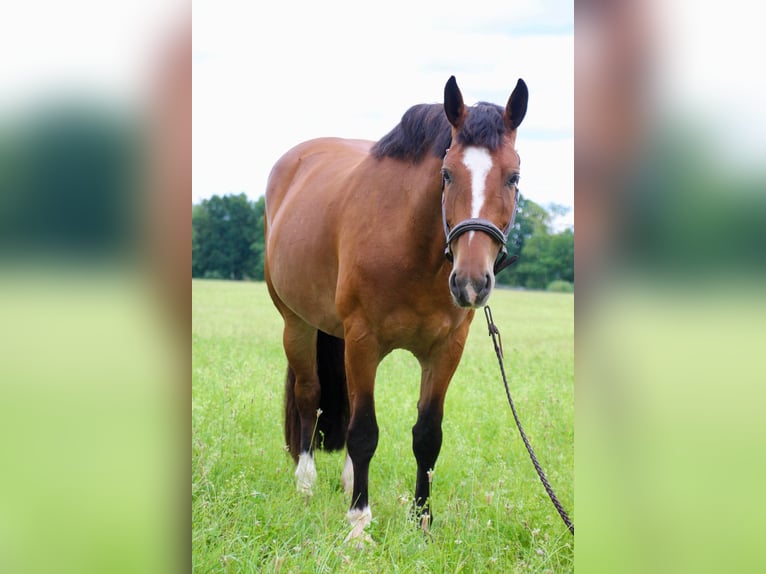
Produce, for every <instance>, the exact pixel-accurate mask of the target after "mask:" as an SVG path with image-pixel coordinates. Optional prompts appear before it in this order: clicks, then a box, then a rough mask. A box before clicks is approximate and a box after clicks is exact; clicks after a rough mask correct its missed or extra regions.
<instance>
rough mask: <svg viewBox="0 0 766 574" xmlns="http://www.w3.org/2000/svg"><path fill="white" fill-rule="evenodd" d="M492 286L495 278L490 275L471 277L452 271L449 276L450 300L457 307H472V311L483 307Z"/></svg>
mask: <svg viewBox="0 0 766 574" xmlns="http://www.w3.org/2000/svg"><path fill="white" fill-rule="evenodd" d="M494 286H495V278H494V276H493V275H492V274H491V273H486V274H485V275H483V276H479V277H471V276H469V275H467V274H465V275H463V274H459V273H457V272H455V271H454V270H453V271H452V273H450V276H449V289H450V293H452V299H453V300H454V301H455V304H456V305H457V306H458V307H472V308H474V309H476V308H479V307H483V306H484V305H485V304H486V303H487V300H488V299H489V295H490V293H492V288H493V287H494Z"/></svg>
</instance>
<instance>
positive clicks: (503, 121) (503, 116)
mask: <svg viewBox="0 0 766 574" xmlns="http://www.w3.org/2000/svg"><path fill="white" fill-rule="evenodd" d="M527 98H528V92H527V86H526V84H525V83H524V81H523V80H519V81H518V83H517V84H516V88H515V89H514V90H513V93H512V94H511V97H510V98H509V99H508V104H507V105H506V107H505V109H503V108H501V107H500V106H496V105H494V104H486V103H479V104H477V105H475V106H473V107H470V108H467V107H466V106H465V105H464V104H463V96H462V94H461V93H460V89H459V88H458V86H457V82H456V81H455V77H454V76H453V77H451V78H450V79H449V81H448V82H447V85H446V86H445V88H444V112H445V114H446V115H447V119H448V120H449V123H450V124H451V125H452V143H451V144H450V148H449V150H447V154H446V155H445V156H444V164H443V166H442V177H443V187H444V195H443V197H442V209H443V215H444V231H445V233H446V235H447V249H446V254H447V258H448V259H450V260H451V261H452V262H453V268H452V273H451V274H450V278H449V287H450V292H451V293H452V298H453V300H454V301H455V303H456V304H457V305H459V306H460V307H473V308H477V307H481V306H483V305H485V304H486V303H487V300H488V299H489V295H490V293H491V292H492V288H493V287H494V285H495V273H496V272H497V271H499V270H500V269H502V268H503V267H505V266H506V265H503V264H502V262H503V260H505V257H506V256H507V253H506V248H505V242H506V240H507V237H508V233H509V232H510V228H511V226H512V225H513V216H514V214H515V212H516V203H517V201H518V192H519V188H518V182H519V156H518V154H517V153H516V150H515V149H514V146H515V142H516V128H518V126H519V124H520V123H521V121H522V120H523V119H524V115H525V114H526V111H527Z"/></svg>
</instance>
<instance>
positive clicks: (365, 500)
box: [346, 329, 380, 540]
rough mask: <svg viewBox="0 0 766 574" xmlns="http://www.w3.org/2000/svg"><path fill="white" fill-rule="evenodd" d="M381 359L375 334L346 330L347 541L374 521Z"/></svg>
mask: <svg viewBox="0 0 766 574" xmlns="http://www.w3.org/2000/svg"><path fill="white" fill-rule="evenodd" d="M379 361H380V356H379V349H378V346H377V344H376V343H375V341H374V340H373V337H372V336H370V335H369V334H367V333H364V332H355V331H349V330H348V329H347V331H346V377H347V383H348V393H349V399H350V407H351V420H350V422H349V426H348V436H347V439H346V447H347V449H348V456H349V457H350V458H351V463H352V466H353V476H354V479H353V482H354V486H353V489H352V495H351V508H350V509H349V511H348V514H347V515H346V516H347V518H348V520H349V522H350V523H351V526H352V529H351V532H350V533H349V535H348V536H347V538H346V540H349V539H351V538H357V537H359V536H361V535H362V534H363V532H364V528H365V527H366V526H367V525H368V524H369V523H370V521H371V520H372V513H371V511H370V502H369V497H368V490H367V485H368V477H369V469H370V460H372V456H373V454H375V449H376V448H377V446H378V423H377V420H376V417H375V399H374V396H373V390H374V387H375V372H376V370H377V367H378V363H379Z"/></svg>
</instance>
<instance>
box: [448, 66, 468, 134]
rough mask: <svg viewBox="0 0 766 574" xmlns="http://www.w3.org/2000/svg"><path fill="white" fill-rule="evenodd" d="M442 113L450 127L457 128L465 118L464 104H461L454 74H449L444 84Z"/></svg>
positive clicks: (461, 96) (460, 95)
mask: <svg viewBox="0 0 766 574" xmlns="http://www.w3.org/2000/svg"><path fill="white" fill-rule="evenodd" d="M444 113H445V114H447V119H448V120H449V123H451V124H452V127H454V128H455V129H456V130H459V129H460V126H462V125H463V120H464V119H465V105H464V104H463V94H461V93H460V88H458V87H457V80H455V76H450V78H449V80H447V85H446V86H444Z"/></svg>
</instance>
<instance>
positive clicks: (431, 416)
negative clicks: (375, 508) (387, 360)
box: [412, 327, 468, 528]
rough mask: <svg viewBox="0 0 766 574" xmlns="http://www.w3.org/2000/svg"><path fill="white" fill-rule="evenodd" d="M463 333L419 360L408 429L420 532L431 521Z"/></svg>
mask: <svg viewBox="0 0 766 574" xmlns="http://www.w3.org/2000/svg"><path fill="white" fill-rule="evenodd" d="M467 331H468V329H467V327H466V328H465V329H464V330H462V331H461V333H458V334H456V335H455V336H454V337H453V338H451V339H449V340H448V341H445V343H444V344H443V345H440V346H439V347H438V348H436V349H435V350H434V351H432V353H431V354H430V355H429V356H428V357H422V358H420V363H421V366H422V369H423V371H422V376H421V381H420V400H419V401H418V420H417V422H416V423H415V426H413V427H412V451H413V452H414V454H415V460H416V461H417V464H418V470H417V478H416V481H415V501H414V511H415V515H416V517H417V518H418V519H419V520H421V525H422V526H423V528H427V527H428V526H430V524H431V521H432V520H433V515H432V513H431V507H430V506H431V505H430V497H431V481H432V478H433V470H434V466H435V465H436V459H437V458H438V457H439V451H440V450H441V445H442V418H443V415H444V397H445V396H446V394H447V387H448V386H449V383H450V380H451V379H452V375H454V374H455V370H456V369H457V366H458V363H459V362H460V357H461V356H462V354H463V343H464V342H465V335H467Z"/></svg>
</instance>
